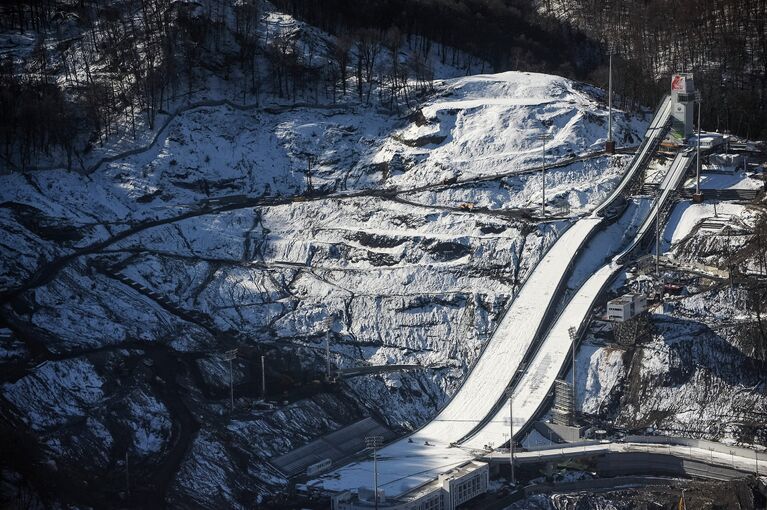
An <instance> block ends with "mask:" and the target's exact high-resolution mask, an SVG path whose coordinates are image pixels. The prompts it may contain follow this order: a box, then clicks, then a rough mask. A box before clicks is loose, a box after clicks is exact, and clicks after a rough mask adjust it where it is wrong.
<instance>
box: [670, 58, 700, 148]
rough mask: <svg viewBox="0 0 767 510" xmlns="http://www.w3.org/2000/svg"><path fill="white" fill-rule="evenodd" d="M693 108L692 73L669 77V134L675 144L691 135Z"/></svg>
mask: <svg viewBox="0 0 767 510" xmlns="http://www.w3.org/2000/svg"><path fill="white" fill-rule="evenodd" d="M694 108H695V82H694V81H693V78H692V73H678V74H675V75H673V76H672V77H671V132H670V134H669V137H670V138H671V139H672V140H673V141H674V142H676V143H684V141H685V140H686V139H687V138H689V137H690V136H691V135H692V134H693V125H692V118H693V117H692V114H693V110H694Z"/></svg>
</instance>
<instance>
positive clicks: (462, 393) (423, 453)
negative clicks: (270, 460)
mask: <svg viewBox="0 0 767 510" xmlns="http://www.w3.org/2000/svg"><path fill="white" fill-rule="evenodd" d="M670 114H671V101H670V97H669V96H666V97H665V98H664V100H663V101H662V102H661V104H660V107H659V108H658V111H657V113H656V115H655V117H654V118H653V121H652V122H651V124H650V127H649V128H648V129H647V132H646V133H645V139H644V141H643V143H642V145H641V146H640V147H639V149H638V151H637V153H636V155H635V156H634V158H633V160H632V162H631V164H630V165H629V168H628V170H627V172H626V174H625V175H624V177H623V179H622V180H621V182H620V184H619V185H618V187H617V188H616V189H615V190H614V191H613V193H612V194H611V195H610V196H609V197H608V198H607V199H606V200H605V201H604V202H603V203H602V204H601V205H600V206H599V207H597V208H596V209H595V210H594V212H593V213H592V214H591V215H590V216H586V217H584V218H582V219H580V220H578V221H577V222H575V224H573V225H572V226H571V227H570V228H568V229H567V230H566V231H565V233H564V234H562V236H561V237H560V238H559V239H558V240H557V241H556V242H555V243H554V245H553V246H552V247H551V248H550V249H549V250H548V252H547V253H546V254H545V255H544V256H543V258H542V259H541V261H540V262H539V263H538V265H537V266H536V267H535V269H534V270H533V272H532V273H531V274H530V276H529V277H528V279H527V280H526V282H525V283H524V285H523V286H522V288H521V290H520V291H519V293H518V294H517V296H516V297H515V299H514V300H513V302H512V303H511V306H510V307H509V308H508V309H507V311H506V313H505V314H504V315H503V317H502V318H501V321H500V323H499V325H498V327H497V328H496V330H495V331H494V332H493V335H492V336H491V338H490V340H489V341H488V343H487V344H486V346H485V348H484V349H483V351H482V353H481V354H480V356H479V358H478V360H477V361H476V363H475V364H474V366H473V367H472V369H471V370H470V372H469V374H468V376H467V378H466V380H465V381H464V383H463V385H462V386H461V387H460V388H459V390H458V391H457V392H456V393H455V394H454V395H453V397H452V398H451V399H450V401H449V402H448V404H447V405H446V406H445V408H443V409H442V411H440V413H439V414H438V415H437V416H436V417H435V418H434V419H433V420H432V421H430V422H428V423H427V424H426V425H424V426H423V427H422V428H420V429H419V430H417V431H415V432H413V433H412V434H410V435H409V436H407V437H405V438H402V439H400V440H398V441H395V442H393V443H391V444H389V445H387V446H385V447H384V448H382V449H381V450H379V454H378V480H379V488H382V489H384V490H385V491H386V493H387V495H391V496H397V495H399V494H402V493H404V492H406V491H408V490H410V489H412V488H414V487H417V486H418V485H421V484H423V483H425V482H427V481H430V480H433V479H435V478H437V477H438V475H439V474H440V473H442V472H445V471H447V470H449V469H451V468H453V467H455V466H458V465H460V464H462V463H463V462H466V461H467V460H470V459H472V458H474V457H476V454H478V453H479V452H477V451H476V450H478V449H481V448H483V447H484V445H486V444H488V443H495V444H502V443H503V442H505V441H507V440H508V431H509V414H508V399H507V398H506V396H505V391H506V389H507V388H508V387H509V384H510V382H511V381H512V379H513V378H514V376H515V374H516V373H517V371H518V369H519V368H520V366H521V364H522V361H523V360H524V359H525V357H526V356H529V354H528V353H529V352H531V351H532V349H534V348H535V346H536V340H537V339H539V338H540V337H541V336H542V335H543V334H545V333H546V325H547V324H548V319H549V316H550V315H551V312H552V310H553V309H554V308H555V306H556V303H557V297H558V295H559V294H560V292H561V290H562V288H563V286H564V285H565V284H566V283H567V280H568V278H569V274H570V272H571V269H572V267H573V265H574V263H575V260H576V259H577V258H578V257H579V255H580V254H581V253H582V252H583V251H584V250H586V249H587V248H588V246H587V245H588V241H589V239H590V238H591V237H592V235H593V234H594V233H595V232H596V231H597V230H598V229H599V227H600V225H602V223H603V222H604V221H605V220H604V218H603V211H604V210H605V209H606V208H607V207H609V206H610V205H611V204H612V203H613V202H614V201H615V200H617V199H618V197H620V196H621V195H622V194H623V193H625V191H626V190H627V189H628V187H629V185H630V183H631V182H632V181H633V179H634V178H635V176H637V175H638V173H639V171H640V170H641V169H642V168H644V166H645V164H646V163H647V161H648V160H649V158H650V156H651V155H652V154H653V152H654V150H655V148H656V147H657V146H658V144H659V143H660V141H661V139H662V137H663V135H664V133H665V130H666V128H667V126H668V122H669V119H670ZM672 170H673V166H672ZM669 173H671V171H670V172H669ZM670 182H671V181H669V183H670ZM664 184H665V181H664ZM658 205H661V204H658ZM657 209H658V210H660V207H658V208H657ZM654 210H655V209H653V211H654ZM650 215H652V213H651V214H650ZM647 221H649V219H648V220H646V221H645V223H647ZM643 227H644V225H643ZM640 231H642V229H641V228H640ZM643 235H644V233H642V234H640V232H639V231H638V232H637V237H640V236H643ZM635 239H636V237H635ZM632 246H633V244H632ZM632 249H633V248H632ZM602 256H604V253H602ZM615 271H617V269H616V268H614V265H613V264H608V265H607V266H605V267H603V268H602V269H600V270H599V271H598V272H597V273H595V274H594V275H593V276H592V277H591V278H590V279H589V280H588V281H587V282H586V283H585V284H584V285H583V286H582V287H581V289H579V291H578V294H576V295H575V296H574V297H573V299H572V300H571V301H570V303H569V304H568V306H567V307H566V308H565V310H564V311H563V312H562V314H560V316H559V318H558V320H557V321H556V323H555V325H554V327H552V328H551V330H550V331H549V333H548V335H547V336H546V338H545V340H544V342H543V344H541V345H540V346H539V347H538V348H537V351H536V354H535V356H534V358H533V360H532V362H531V364H530V365H529V369H528V370H527V371H526V372H525V373H524V375H523V376H522V378H521V380H520V381H518V384H517V385H516V388H517V389H516V390H515V392H514V407H515V412H514V415H515V416H514V421H515V423H514V428H515V432H517V431H518V430H520V429H521V427H522V426H523V425H524V424H526V423H527V421H529V420H530V419H531V418H532V417H533V416H534V415H535V413H537V411H538V408H539V407H540V405H541V403H542V402H543V401H544V399H545V396H546V394H547V393H548V391H549V389H550V387H551V384H553V381H554V379H555V378H556V376H557V374H558V373H559V371H560V370H561V366H562V363H564V361H565V359H566V356H567V348H569V345H570V343H569V342H570V339H569V334H568V333H567V329H568V328H569V327H570V326H571V325H575V324H582V323H583V322H584V318H585V317H587V316H588V313H589V311H590V310H591V306H592V303H593V301H594V300H595V299H596V297H597V296H598V294H599V293H600V292H601V289H602V288H603V287H604V285H605V284H606V282H608V281H609V280H610V278H611V277H612V275H613V274H614V273H615ZM562 330H564V337H562ZM563 338H566V340H567V341H566V342H565V341H563ZM563 346H564V347H565V348H564V351H563ZM563 352H564V354H563ZM518 400H519V402H518ZM504 403H506V405H502V404H504ZM518 405H519V407H517V406H518ZM517 409H518V410H517ZM518 412H519V415H517V413H518ZM504 435H505V436H506V437H505V438H504ZM457 443H461V444H457ZM372 476H373V466H372V461H370V460H364V461H360V462H354V463H351V464H349V465H346V466H344V467H342V468H339V469H337V470H335V471H333V472H331V473H329V474H327V475H324V476H323V477H320V478H318V479H316V480H312V481H311V482H309V483H308V484H307V485H308V486H311V487H317V488H322V489H324V490H328V491H342V490H348V489H351V488H356V487H360V486H365V485H369V484H370V481H371V480H372Z"/></svg>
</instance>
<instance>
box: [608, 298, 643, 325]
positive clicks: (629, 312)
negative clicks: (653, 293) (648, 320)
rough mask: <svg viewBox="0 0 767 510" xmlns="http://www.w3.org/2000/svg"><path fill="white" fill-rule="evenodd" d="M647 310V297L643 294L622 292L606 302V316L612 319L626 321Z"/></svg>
mask: <svg viewBox="0 0 767 510" xmlns="http://www.w3.org/2000/svg"><path fill="white" fill-rule="evenodd" d="M645 310H647V297H646V296H645V295H644V294H624V295H623V296H621V297H618V298H615V299H611V300H610V301H608V302H607V318H608V319H610V320H614V321H619V322H623V321H627V320H629V319H632V318H634V317H636V316H637V315H639V314H640V313H642V312H644V311H645Z"/></svg>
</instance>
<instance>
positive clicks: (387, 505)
mask: <svg viewBox="0 0 767 510" xmlns="http://www.w3.org/2000/svg"><path fill="white" fill-rule="evenodd" d="M489 483H490V467H489V466H488V464H487V463H485V462H479V461H475V460H470V461H468V462H465V463H463V464H461V465H460V466H457V467H454V468H453V469H451V470H449V471H446V472H444V473H442V474H440V475H439V477H438V478H437V479H435V480H432V481H430V482H426V483H424V484H422V485H419V486H418V487H415V488H413V489H410V490H409V491H407V492H405V493H404V494H402V495H400V496H398V497H396V498H387V497H386V495H385V494H384V492H383V490H380V489H379V491H378V508H379V509H381V510H454V509H455V508H456V507H457V506H458V505H461V504H463V503H465V502H467V501H470V500H472V499H474V498H476V497H477V496H479V495H481V494H484V493H486V492H487V487H488V485H489ZM374 505H375V498H374V497H373V491H372V490H371V489H369V488H367V487H360V488H359V489H358V490H357V491H346V492H342V493H341V494H337V495H335V496H333V499H332V509H333V510H370V509H371V508H374Z"/></svg>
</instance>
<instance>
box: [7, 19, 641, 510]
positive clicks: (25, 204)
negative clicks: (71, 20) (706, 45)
mask: <svg viewBox="0 0 767 510" xmlns="http://www.w3.org/2000/svg"><path fill="white" fill-rule="evenodd" d="M268 16H269V17H270V18H269V19H271V20H272V21H273V23H272V26H274V25H275V24H279V25H280V26H283V27H288V28H289V29H290V30H298V31H299V32H301V30H305V31H307V32H305V33H308V34H309V36H311V37H320V38H321V37H328V36H325V35H323V34H321V33H319V32H318V31H316V29H311V28H306V27H304V26H303V25H301V24H298V23H297V22H295V20H292V19H291V18H290V17H287V16H284V15H279V16H277V15H276V14H275V13H269V14H268ZM278 22H279V23H278ZM302 33H304V32H302ZM445 72H446V73H447V71H445ZM454 74H456V73H455V70H452V71H451V74H450V75H447V74H446V75H445V76H442V77H440V76H438V77H437V78H438V80H437V81H435V91H434V92H433V93H432V94H430V95H428V96H427V97H425V98H424V99H423V100H422V101H421V102H420V103H419V104H418V106H417V108H415V109H414V110H413V111H412V112H410V113H408V114H407V115H404V116H403V115H401V114H398V113H395V112H390V111H385V110H381V109H378V108H376V107H374V106H370V105H366V104H364V103H361V102H354V101H350V102H349V103H339V104H335V105H332V104H331V105H323V106H301V105H295V106H292V105H291V106H286V105H284V104H283V105H282V106H280V105H279V103H280V101H279V100H278V99H277V98H265V99H264V101H263V103H262V104H261V106H258V107H256V106H252V107H248V108H245V109H241V108H237V107H235V106H232V104H229V105H227V104H220V105H216V106H212V105H208V106H200V107H197V108H191V109H189V110H186V111H184V112H182V113H179V114H178V115H177V116H175V117H174V118H173V119H172V120H171V121H170V122H169V124H168V125H167V127H165V128H164V129H162V130H160V131H159V132H157V133H156V135H157V141H156V143H154V144H153V145H151V146H150V147H149V148H147V149H146V150H141V151H133V152H135V153H131V154H126V155H125V156H124V157H118V158H117V159H115V160H114V161H108V162H105V163H104V164H102V165H101V166H99V167H98V168H97V169H96V170H95V171H94V172H92V173H89V174H82V173H74V172H67V171H66V170H63V169H52V170H44V171H34V172H28V173H25V174H22V173H12V174H10V175H3V176H0V225H2V235H1V237H0V293H1V296H2V306H1V308H0V314H1V316H2V321H3V324H4V326H3V329H2V330H0V360H3V361H2V363H3V365H2V366H3V378H2V383H1V385H0V394H1V396H0V399H1V400H0V401H1V402H2V415H3V418H4V421H3V423H4V424H5V425H4V426H3V428H2V432H3V437H4V438H8V439H9V440H14V441H18V438H19V437H23V438H25V440H26V441H29V444H31V445H34V451H35V452H36V453H35V456H34V457H30V459H31V460H29V461H26V460H25V461H23V462H22V461H19V462H18V463H17V464H16V465H15V466H13V467H11V468H8V469H7V470H6V471H3V478H4V479H6V480H15V482H14V483H13V484H11V485H12V486H14V487H16V488H18V487H25V486H26V485H25V484H29V486H30V487H31V489H30V490H31V492H32V493H34V492H35V491H36V489H35V486H40V483H41V480H42V479H46V480H47V486H50V487H52V488H53V491H54V493H56V494H60V495H61V497H62V499H64V500H69V501H77V502H78V503H79V504H87V505H92V506H99V505H100V504H102V503H103V501H105V500H107V499H108V498H109V497H111V496H112V495H113V494H115V493H116V492H117V491H120V490H123V489H124V484H125V470H126V467H125V459H126V457H127V459H128V462H129V465H130V471H131V472H130V476H131V480H132V481H133V482H132V484H133V488H132V496H131V497H132V498H134V500H133V501H134V502H136V503H138V502H139V501H142V500H146V501H160V500H163V499H164V500H165V501H166V502H167V503H168V504H169V505H172V506H182V507H195V506H206V507H215V506H225V507H236V508H244V507H249V506H252V505H253V504H254V502H257V501H260V500H261V498H262V497H264V496H266V495H268V494H270V493H271V492H273V491H274V490H275V488H278V487H281V486H283V484H284V483H285V480H282V479H280V477H278V476H276V475H275V473H273V472H272V471H271V470H270V469H269V468H268V466H267V465H266V464H265V462H264V461H265V459H268V458H269V457H271V456H273V455H277V454H281V453H284V452H286V451H289V450H290V449H292V448H295V447H296V446H299V445H301V444H303V443H305V442H306V441H308V440H309V439H311V438H313V437H316V436H319V435H321V434H324V433H326V432H329V431H331V430H335V429H337V428H339V427H340V426H342V425H345V424H348V423H350V422H352V421H354V420H356V419H359V418H361V417H362V416H364V415H367V414H371V413H373V414H375V415H376V416H377V417H379V418H381V419H382V420H384V421H385V422H386V423H387V424H388V425H389V426H390V427H391V428H393V429H396V430H405V429H410V428H413V427H417V426H419V425H420V424H422V423H423V422H424V421H425V420H427V419H428V418H429V417H431V416H433V415H434V413H435V412H436V411H437V410H438V409H439V408H440V407H441V406H442V405H443V404H444V402H445V401H446V399H447V398H448V397H449V395H451V394H452V392H453V391H454V390H455V389H456V388H457V387H458V385H459V384H460V383H461V381H462V378H463V376H464V375H465V374H466V372H467V370H468V368H469V367H470V366H471V365H472V363H473V362H474V361H475V359H476V356H477V354H478V353H479V351H480V349H481V347H482V345H483V343H484V342H485V341H486V340H487V339H488V337H489V335H490V333H491V332H492V330H493V328H494V327H495V325H496V324H497V319H498V317H499V314H500V313H501V312H502V311H503V310H504V308H505V307H506V306H507V305H508V304H509V302H510V300H511V299H512V296H513V295H514V293H515V291H516V289H518V287H519V285H520V283H521V282H523V281H524V280H525V278H526V277H527V276H528V275H529V273H530V270H531V268H532V267H534V266H535V264H536V263H537V262H538V260H539V259H540V257H541V255H542V253H543V252H544V251H545V250H546V249H547V248H548V247H549V246H550V245H551V243H552V242H553V240H554V239H556V237H557V236H558V235H559V233H560V232H561V231H562V230H563V229H564V228H565V227H566V226H567V223H566V222H567V221H568V220H567V216H568V215H575V214H579V213H582V212H586V211H588V210H590V209H591V208H592V207H593V206H594V205H595V204H596V203H597V202H598V201H599V200H600V199H601V198H602V197H603V196H604V195H605V194H606V193H607V192H608V191H609V190H610V189H611V188H612V186H613V185H614V184H615V183H616V182H617V180H618V178H619V177H620V175H621V170H622V168H623V165H624V164H625V161H626V158H627V157H626V156H614V157H606V156H603V155H598V154H594V152H595V151H597V150H598V149H599V148H600V147H601V145H602V141H603V138H604V133H605V128H606V109H605V105H604V103H603V99H604V97H603V96H604V95H603V92H601V91H599V90H596V89H593V88H591V87H588V86H585V85H582V84H578V83H574V82H572V81H569V80H566V79H563V78H559V77H554V76H546V75H540V74H532V73H524V72H509V73H503V74H498V75H480V76H470V77H461V78H452V77H449V76H451V75H454ZM211 81H214V82H217V81H216V79H214V77H211ZM217 83H218V82H217ZM216 91H218V92H221V93H222V96H220V97H216V96H215V93H216ZM226 93H227V89H226V87H224V86H221V87H219V86H218V85H217V86H216V87H210V88H209V89H208V91H207V94H210V95H208V99H209V100H210V101H211V104H212V102H215V101H216V100H218V99H222V98H223V99H229V100H231V97H229V96H228V95H226ZM615 126H616V133H618V136H617V138H618V140H619V141H620V142H621V144H623V145H632V144H635V143H638V141H639V139H638V135H637V133H639V132H640V131H642V130H643V128H644V126H645V121H644V119H643V117H642V116H641V115H629V114H624V113H619V114H618V115H617V117H616V121H615ZM544 133H546V134H548V135H549V138H548V140H547V142H546V158H547V163H548V164H549V165H556V166H557V168H555V169H550V170H549V172H548V174H547V177H546V179H547V181H546V185H547V197H548V205H549V207H550V211H554V212H555V214H556V216H555V217H554V218H552V219H551V220H550V221H547V222H542V223H536V222H533V221H530V220H529V219H526V218H527V216H526V212H527V209H529V208H535V207H537V205H538V204H539V201H540V184H541V182H540V174H539V173H538V172H537V169H538V167H539V165H540V163H541V149H542V148H541V143H540V142H541V139H540V136H541V135H542V134H544ZM136 143H137V144H138V145H141V143H143V142H142V141H141V140H138V141H137V142H136ZM127 148H130V147H129V146H125V145H123V146H121V147H119V148H116V149H115V150H114V151H112V152H110V154H116V153H117V152H119V150H121V149H127ZM581 157H582V158H581ZM571 159H575V160H574V161H572V162H570V160H571ZM326 338H329V339H330V351H331V361H332V364H333V365H334V366H337V367H352V366H357V365H364V364H383V363H408V364H416V363H417V364H421V365H422V366H424V367H426V369H425V370H419V371H413V372H403V373H394V374H387V375H379V376H369V377H357V378H352V379H348V380H345V381H343V382H341V383H340V384H339V385H338V386H335V387H330V386H328V385H324V384H321V383H315V382H314V380H315V379H319V378H320V374H321V373H322V370H323V369H324V363H325V360H324V343H325V339H326ZM234 347H238V348H239V357H238V358H237V359H236V360H235V361H234V362H233V372H232V377H233V382H234V395H235V404H236V406H235V409H234V411H230V410H229V408H228V405H229V400H228V398H229V393H228V378H229V371H228V364H227V363H226V362H225V361H223V360H222V354H223V353H224V351H227V350H229V349H232V348H234ZM262 355H263V356H265V357H266V360H267V364H266V368H267V369H266V379H267V398H268V399H269V400H270V401H273V402H275V403H276V405H275V406H274V407H273V408H270V407H269V406H261V405H257V404H256V402H257V400H258V399H259V397H260V394H261V391H262V388H261V383H260V379H261V369H260V357H261V356H262ZM19 473H21V474H19ZM20 479H21V480H24V481H23V482H19V480H20ZM95 487H97V488H95ZM126 497H127V496H126Z"/></svg>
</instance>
